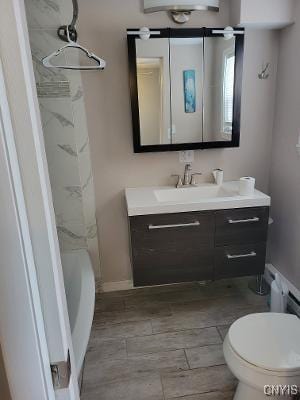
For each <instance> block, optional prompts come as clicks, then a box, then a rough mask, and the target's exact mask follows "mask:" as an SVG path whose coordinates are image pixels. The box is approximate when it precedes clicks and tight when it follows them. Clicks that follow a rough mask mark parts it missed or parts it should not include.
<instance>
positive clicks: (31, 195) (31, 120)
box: [0, 0, 79, 400]
mask: <svg viewBox="0 0 300 400" xmlns="http://www.w3.org/2000/svg"><path fill="white" fill-rule="evenodd" d="M0 59H1V61H2V72H3V81H4V82H5V85H4V84H3V85H2V88H1V99H0V100H1V115H2V125H3V126H2V130H3V133H2V134H1V139H2V140H1V151H2V161H3V165H6V166H7V168H6V170H5V172H6V175H3V177H2V178H3V180H4V181H5V182H6V183H7V182H9V185H8V184H6V186H9V187H7V190H8V189H9V190H8V194H7V195H10V196H11V203H12V204H13V205H14V207H15V217H14V218H15V219H14V221H11V223H12V229H13V228H14V229H15V232H18V235H19V243H16V251H19V253H20V256H21V258H20V259H23V261H22V263H21V262H20V263H19V265H17V264H16V265H14V268H17V267H18V268H19V272H20V274H23V276H24V280H20V279H16V278H17V277H18V275H15V276H13V271H14V268H8V269H4V268H2V271H0V279H1V274H2V273H4V271H6V275H3V277H5V279H6V280H7V283H11V284H12V286H13V287H15V290H16V292H15V293H11V292H8V291H6V290H5V285H3V291H2V292H1V291H0V303H2V300H3V303H2V304H1V308H0V311H1V314H0V317H1V329H0V334H1V336H0V340H1V344H2V350H3V357H4V362H5V364H6V370H7V375H8V379H9V384H10V388H11V392H12V393H13V400H18V399H20V400H21V399H22V400H25V398H26V397H24V392H26V386H27V387H30V385H31V384H32V385H34V384H35V386H38V384H40V385H41V388H42V387H43V388H44V389H43V393H42V392H41V393H40V395H39V397H36V399H35V398H32V397H31V398H30V400H44V399H47V400H48V399H49V400H52V399H56V400H69V399H70V400H77V399H79V389H78V382H77V372H76V365H75V360H74V352H73V346H72V338H71V330H70V325H69V320H68V312H67V303H66V296H65V289H64V281H63V273H62V266H61V258H60V252H59V244H58V238H57V232H56V224H55V215H54V209H53V202H52V194H51V187H50V180H49V174H48V166H47V160H46V153H45V147H44V138H43V130H42V124H41V118H40V111H39V104H38V99H37V93H36V85H35V79H34V74H33V65H32V58H31V49H30V44H29V35H28V27H27V21H26V14H25V6H24V0H2V1H1V4H0ZM4 86H5V88H4ZM5 179H6V180H5ZM7 204H9V203H7ZM1 213H2V214H3V218H4V217H5V209H2V210H0V214H1ZM1 228H2V230H1ZM4 228H5V227H0V230H1V234H3V235H4V237H5V231H4ZM0 246H1V243H0ZM9 250H11V249H10V248H9V247H7V248H3V249H2V250H1V251H4V254H5V255H7V260H11V258H10V255H11V254H10V253H9ZM2 282H3V281H2ZM26 285H27V286H26ZM8 286H9V285H8V284H7V287H8ZM18 289H19V290H20V291H21V290H24V293H26V296H25V295H24V296H23V298H22V299H21V298H19V296H18V295H16V294H18V293H19V291H18ZM13 295H15V296H14V297H13ZM8 299H10V301H8ZM12 305H13V306H14V307H15V308H16V309H18V307H19V306H20V309H21V308H22V307H21V306H22V305H26V306H28V310H31V311H30V312H31V313H32V315H31V316H32V320H31V324H30V318H29V317H28V316H29V314H28V315H27V317H28V320H26V319H25V318H26V315H25V314H24V316H23V317H22V315H19V318H20V320H17V318H16V315H18V312H17V311H16V313H15V314H14V313H13V312H11V311H12V309H11V307H12ZM2 319H3V321H2ZM22 319H23V322H24V323H26V324H27V323H28V325H30V330H31V332H32V335H34V336H33V337H36V349H35V350H36V354H35V355H36V358H35V360H36V362H37V365H38V362H39V370H36V371H35V372H36V376H35V380H36V381H35V382H33V381H30V379H31V380H32V379H33V376H34V375H33V374H24V376H25V375H26V377H27V379H28V380H29V381H27V383H26V384H25V385H24V383H25V382H23V388H22V389H23V390H21V388H20V369H21V368H23V369H26V368H28V361H29V360H28V359H27V360H26V358H25V357H23V356H24V354H23V353H22V352H20V349H19V352H17V347H15V346H14V341H15V342H16V343H17V341H18V340H20V335H22V331H21V330H19V331H18V332H15V333H17V334H15V335H12V332H13V329H14V328H16V326H17V325H16V322H20V321H22ZM16 320H17V321H16ZM19 329H20V328H19ZM28 329H29V328H28ZM25 339H26V338H24V342H25ZM33 350H34V349H33ZM68 353H69V354H70V361H71V370H72V374H71V379H70V384H69V387H68V388H67V389H64V390H59V391H56V392H54V390H53V386H52V378H51V370H50V364H55V363H57V362H60V361H66V360H67V358H68ZM22 357H23V358H22ZM30 357H33V354H32V355H31V356H30ZM16 363H17V364H18V368H16ZM30 364H31V363H30ZM17 372H18V373H19V374H18V373H17ZM49 379H50V381H51V384H50V381H49ZM18 380H19V381H18ZM20 396H23V397H20Z"/></svg>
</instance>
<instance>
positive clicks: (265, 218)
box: [216, 207, 269, 246]
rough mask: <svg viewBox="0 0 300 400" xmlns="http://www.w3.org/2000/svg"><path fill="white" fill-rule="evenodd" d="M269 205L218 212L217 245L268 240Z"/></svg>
mask: <svg viewBox="0 0 300 400" xmlns="http://www.w3.org/2000/svg"><path fill="white" fill-rule="evenodd" d="M268 222H269V207H258V208H244V209H235V210H223V211H217V212H216V246H224V245H233V244H246V243H260V242H266V240H267V233H268Z"/></svg>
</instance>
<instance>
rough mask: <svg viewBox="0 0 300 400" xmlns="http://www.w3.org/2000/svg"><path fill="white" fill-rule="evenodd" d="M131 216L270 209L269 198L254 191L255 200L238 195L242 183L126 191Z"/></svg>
mask: <svg viewBox="0 0 300 400" xmlns="http://www.w3.org/2000/svg"><path fill="white" fill-rule="evenodd" d="M125 196H126V203H127V212H128V215H129V216H134V215H149V214H170V213H180V212H190V211H204V210H225V209H231V208H246V207H262V206H269V205H270V204H271V199H270V197H269V196H267V195H266V194H264V193H262V192H259V191H258V190H255V191H254V194H253V195H252V196H240V195H239V182H236V181H234V182H225V183H224V184H223V185H222V186H217V185H214V184H203V185H199V186H197V187H188V188H181V189H177V188H174V187H170V186H167V187H154V188H153V187H144V188H130V189H126V191H125Z"/></svg>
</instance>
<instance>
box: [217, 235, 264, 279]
mask: <svg viewBox="0 0 300 400" xmlns="http://www.w3.org/2000/svg"><path fill="white" fill-rule="evenodd" d="M265 260H266V243H260V244H252V245H251V244H250V245H236V246H226V247H218V248H216V249H215V271H214V278H215V279H222V278H231V277H239V276H250V275H259V274H263V273H264V270H265Z"/></svg>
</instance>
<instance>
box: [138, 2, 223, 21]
mask: <svg viewBox="0 0 300 400" xmlns="http://www.w3.org/2000/svg"><path fill="white" fill-rule="evenodd" d="M219 3H220V0H144V12H145V13H153V12H157V11H169V12H170V14H171V17H172V18H173V20H174V21H175V22H176V23H178V24H184V23H186V22H188V21H189V19H190V15H191V12H192V11H217V12H218V11H219V9H220V7H219Z"/></svg>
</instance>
